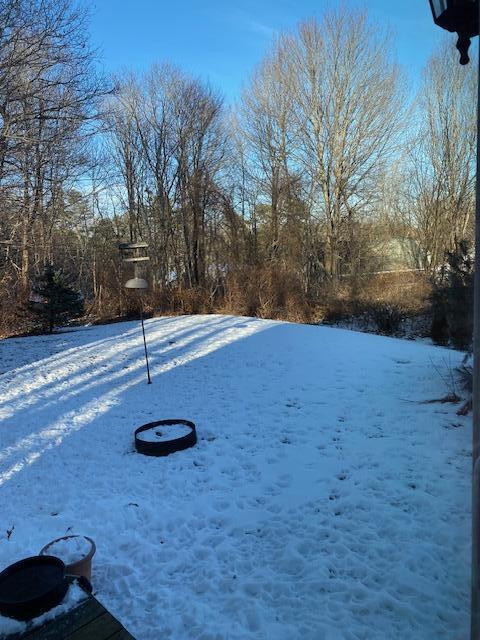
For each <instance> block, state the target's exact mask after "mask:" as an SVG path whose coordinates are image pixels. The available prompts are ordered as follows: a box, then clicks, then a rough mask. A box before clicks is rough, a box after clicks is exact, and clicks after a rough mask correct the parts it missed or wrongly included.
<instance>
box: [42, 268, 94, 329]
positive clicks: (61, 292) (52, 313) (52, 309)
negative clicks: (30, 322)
mask: <svg viewBox="0 0 480 640" xmlns="http://www.w3.org/2000/svg"><path fill="white" fill-rule="evenodd" d="M32 294H33V296H32V303H31V308H32V310H33V311H34V312H35V313H37V314H38V315H39V316H40V317H41V319H42V324H43V326H44V328H45V329H46V330H48V332H49V333H52V331H53V329H54V327H55V325H56V324H59V323H60V322H64V321H65V320H67V319H69V318H73V317H77V316H79V315H80V314H81V313H82V311H83V297H82V295H81V294H80V293H79V292H78V291H75V290H74V289H73V288H72V287H70V285H69V284H68V282H67V280H66V278H65V276H64V275H63V273H62V272H61V271H55V269H54V268H53V266H52V265H47V266H46V267H45V270H44V272H43V274H42V275H41V276H40V277H39V278H38V279H37V281H36V282H35V283H34V285H33V287H32Z"/></svg>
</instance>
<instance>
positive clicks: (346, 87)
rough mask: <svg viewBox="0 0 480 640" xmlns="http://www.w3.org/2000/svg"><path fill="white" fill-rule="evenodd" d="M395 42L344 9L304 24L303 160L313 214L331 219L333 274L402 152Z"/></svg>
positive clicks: (327, 225)
mask: <svg viewBox="0 0 480 640" xmlns="http://www.w3.org/2000/svg"><path fill="white" fill-rule="evenodd" d="M388 43H389V41H388V36H387V35H385V34H382V33H381V31H379V30H378V29H377V28H375V27H374V26H372V25H370V24H369V23H368V21H367V17H366V15H365V14H364V13H357V12H350V11H348V10H346V9H339V10H337V11H334V12H331V13H326V14H325V15H324V17H323V19H322V21H321V22H317V21H316V20H310V21H308V22H305V23H303V24H301V25H300V27H299V30H298V34H297V37H296V38H295V46H294V48H293V49H292V65H293V69H292V72H291V74H290V75H291V77H292V78H295V86H294V89H295V99H296V109H295V113H296V117H297V128H298V131H299V136H300V139H301V142H300V154H299V161H300V162H301V163H302V166H303V169H304V171H305V172H306V174H308V176H309V179H310V194H311V196H310V197H311V204H312V210H313V213H314V214H316V215H317V216H318V218H319V219H320V220H322V221H323V222H324V227H323V233H324V236H325V238H326V246H325V256H324V265H325V268H326V270H327V272H328V273H329V274H331V275H333V276H335V275H338V273H339V272H340V270H341V269H342V259H344V258H345V257H346V248H347V247H348V246H349V244H350V243H351V242H353V241H354V235H353V229H354V226H353V221H354V220H355V219H358V216H360V215H362V214H365V213H367V212H368V211H369V209H371V206H372V203H373V201H374V199H375V194H376V188H377V182H378V175H379V171H380V170H381V169H383V168H384V166H385V164H386V163H388V162H389V160H390V158H391V155H392V153H393V152H394V150H395V142H396V141H397V134H398V131H399V124H400V121H401V114H402V107H403V101H402V95H401V92H400V78H399V72H398V70H397V68H396V66H395V65H394V64H393V63H392V62H391V61H390V59H389V55H388Z"/></svg>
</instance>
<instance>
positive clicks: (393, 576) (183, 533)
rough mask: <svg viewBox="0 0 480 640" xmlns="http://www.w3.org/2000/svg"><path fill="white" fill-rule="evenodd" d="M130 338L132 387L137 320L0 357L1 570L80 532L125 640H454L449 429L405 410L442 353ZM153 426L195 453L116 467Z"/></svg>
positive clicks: (458, 575) (225, 330)
mask: <svg viewBox="0 0 480 640" xmlns="http://www.w3.org/2000/svg"><path fill="white" fill-rule="evenodd" d="M146 331H147V336H148V340H149V347H150V355H151V365H152V374H153V384H152V385H150V386H148V385H146V383H145V372H144V362H143V343H142V341H141V331H140V327H139V324H138V323H136V322H135V323H123V324H116V325H108V326H101V327H90V328H85V329H80V330H75V331H71V332H67V333H63V334H59V335H54V336H42V337H37V338H22V339H14V340H7V341H3V342H1V343H0V372H1V374H2V375H0V418H1V419H2V422H1V427H0V567H4V566H6V565H7V564H10V563H11V562H14V561H16V560H18V559H20V558H22V557H25V556H27V555H30V554H36V553H38V552H39V551H40V549H41V547H42V546H43V545H44V544H46V543H47V542H49V541H50V540H53V539H54V538H57V537H59V536H62V535H65V534H68V533H78V534H85V535H88V536H91V537H92V538H93V539H94V540H95V542H96V545H97V554H96V556H95V557H94V563H93V576H92V580H93V583H94V589H95V591H96V593H97V597H98V599H99V600H100V601H101V602H102V603H103V604H104V605H105V606H106V607H107V608H108V609H110V610H111V612H112V613H113V614H114V615H115V616H116V617H118V618H119V620H120V621H121V622H122V623H123V624H124V625H125V626H126V627H127V629H129V631H130V632H131V633H132V634H133V635H135V636H136V637H137V638H138V640H159V639H160V638H161V639H162V640H163V639H168V638H171V639H175V640H187V639H188V640H193V639H198V640H200V639H202V640H207V639H208V640H214V639H218V640H224V639H228V640H247V639H249V638H255V639H259V640H260V639H262V640H263V639H270V638H271V639H275V640H295V639H300V638H301V639H302V640H337V639H338V640H343V639H345V640H346V639H348V640H354V639H355V640H360V639H362V640H374V639H377V638H378V639H382V640H385V639H388V640H392V639H397V638H398V639H399V640H400V639H401V640H405V639H407V638H408V639H409V640H416V639H418V640H429V639H431V638H436V639H437V640H438V639H440V638H441V639H447V638H448V639H452V640H453V639H455V640H457V639H458V640H462V639H464V638H466V637H467V635H468V633H467V632H468V606H469V605H468V589H469V585H468V582H469V570H468V567H469V562H470V557H469V553H470V551H469V542H468V538H469V527H470V525H469V508H470V505H469V495H470V494H469V474H470V458H469V455H470V435H471V429H470V417H468V418H459V417H457V416H456V415H455V407H454V406H452V405H450V404H421V403H419V402H418V401H423V400H429V399H432V398H439V397H441V396H444V395H445V394H446V393H447V392H448V389H447V388H446V386H445V384H444V382H442V378H441V376H442V375H443V376H444V377H448V366H450V367H454V366H455V365H456V364H457V363H458V362H459V361H460V360H461V354H458V353H456V352H452V351H447V350H445V349H440V348H435V347H431V346H428V345H425V344H419V343H414V342H408V341H400V340H393V339H388V338H382V337H378V336H372V335H368V334H361V333H354V332H348V331H344V330H340V329H332V328H322V327H311V326H301V325H294V324H286V323H281V322H273V321H263V320H254V319H247V318H234V317H227V316H196V317H177V318H162V319H154V320H150V321H148V322H147V323H146ZM440 374H441V375H440ZM162 418H186V419H190V420H193V421H194V422H195V423H196V425H197V430H198V435H199V441H198V444H197V446H196V447H195V448H193V449H188V450H186V451H183V452H179V453H176V454H173V455H171V456H169V457H168V458H149V457H145V456H141V455H139V454H137V453H135V452H134V448H133V431H134V429H135V427H137V426H140V425H141V424H143V423H145V422H149V421H152V420H157V419H162ZM12 529H13V531H12ZM7 530H8V531H10V532H11V533H10V536H9V537H8V534H7Z"/></svg>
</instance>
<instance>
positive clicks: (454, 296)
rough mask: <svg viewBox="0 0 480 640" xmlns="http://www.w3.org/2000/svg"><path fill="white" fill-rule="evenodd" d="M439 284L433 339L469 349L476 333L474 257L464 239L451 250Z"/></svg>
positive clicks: (434, 303) (435, 291)
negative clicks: (474, 323)
mask: <svg viewBox="0 0 480 640" xmlns="http://www.w3.org/2000/svg"><path fill="white" fill-rule="evenodd" d="M446 257H447V265H446V266H445V268H444V270H443V274H442V280H441V282H440V283H437V284H435V285H434V288H433V292H432V298H431V300H432V313H433V320H432V329H431V336H432V340H433V341H434V342H435V343H436V344H448V343H449V342H450V343H451V344H452V346H454V347H455V348H457V349H468V348H469V347H470V345H471V342H472V335H473V277H474V270H473V266H474V263H473V258H472V256H471V254H470V247H469V245H468V243H467V242H466V241H465V240H462V241H461V242H460V243H459V244H458V247H457V249H456V250H455V251H451V252H448V253H447V255H446Z"/></svg>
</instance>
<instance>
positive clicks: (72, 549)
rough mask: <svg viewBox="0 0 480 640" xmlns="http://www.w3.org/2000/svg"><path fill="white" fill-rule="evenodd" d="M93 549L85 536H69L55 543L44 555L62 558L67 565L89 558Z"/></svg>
mask: <svg viewBox="0 0 480 640" xmlns="http://www.w3.org/2000/svg"><path fill="white" fill-rule="evenodd" d="M91 549H92V545H91V543H90V541H89V540H87V539H86V538H85V537H84V536H68V537H67V538H64V539H63V540H57V541H56V542H53V543H52V544H51V545H49V547H48V548H47V549H45V552H44V554H45V555H49V556H55V557H56V558H60V560H63V562H64V563H65V564H73V563H74V562H79V561H80V560H83V559H84V558H85V557H86V556H88V554H89V553H90V551H91Z"/></svg>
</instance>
